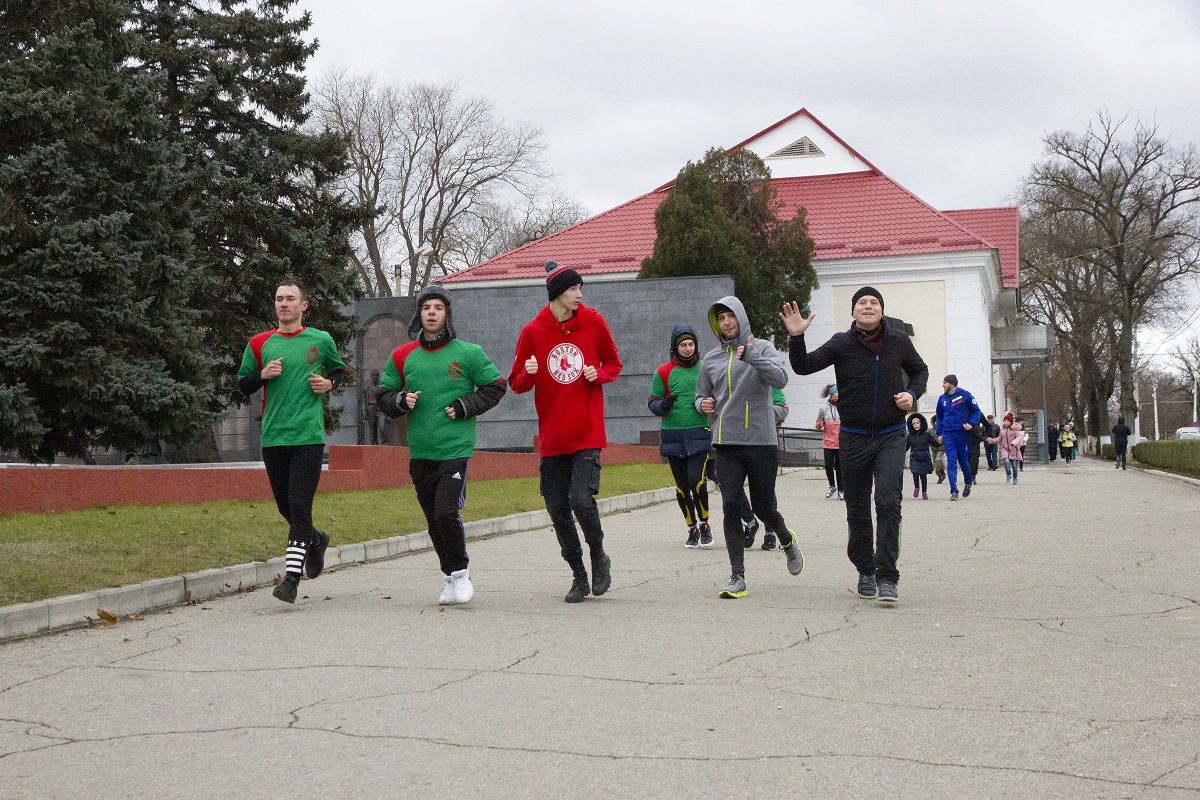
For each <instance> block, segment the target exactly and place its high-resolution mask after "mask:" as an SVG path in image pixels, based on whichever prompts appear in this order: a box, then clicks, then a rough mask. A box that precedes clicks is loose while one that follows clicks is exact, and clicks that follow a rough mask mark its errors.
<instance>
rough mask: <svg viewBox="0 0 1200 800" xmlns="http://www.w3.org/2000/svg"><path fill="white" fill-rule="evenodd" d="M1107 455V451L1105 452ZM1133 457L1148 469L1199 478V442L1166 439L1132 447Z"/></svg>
mask: <svg viewBox="0 0 1200 800" xmlns="http://www.w3.org/2000/svg"><path fill="white" fill-rule="evenodd" d="M1105 455H1106V456H1107V455H1108V449H1107V448H1106V450H1105ZM1133 457H1134V458H1135V459H1136V460H1137V461H1138V463H1140V464H1145V465H1146V466H1148V467H1156V468H1158V469H1164V470H1167V471H1168V472H1177V473H1179V474H1181V475H1188V476H1191V477H1193V478H1200V440H1196V439H1167V440H1161V441H1154V442H1142V443H1141V444H1138V445H1134V447H1133Z"/></svg>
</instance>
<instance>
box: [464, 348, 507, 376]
mask: <svg viewBox="0 0 1200 800" xmlns="http://www.w3.org/2000/svg"><path fill="white" fill-rule="evenodd" d="M472 361H473V362H474V363H473V364H472V370H471V383H473V384H475V385H476V386H487V385H488V384H491V383H495V382H496V381H498V380H500V377H501V376H500V370H498V369H496V365H495V364H493V363H492V360H491V359H490V358H488V357H487V353H485V352H483V348H482V347H480V346H479V345H476V346H475V358H474V359H472Z"/></svg>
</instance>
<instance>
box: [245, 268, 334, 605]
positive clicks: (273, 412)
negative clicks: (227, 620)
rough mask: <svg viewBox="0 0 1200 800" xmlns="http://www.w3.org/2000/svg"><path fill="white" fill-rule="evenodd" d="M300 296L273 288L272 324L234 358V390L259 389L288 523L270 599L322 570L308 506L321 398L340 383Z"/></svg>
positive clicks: (289, 286)
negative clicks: (281, 567) (282, 566)
mask: <svg viewBox="0 0 1200 800" xmlns="http://www.w3.org/2000/svg"><path fill="white" fill-rule="evenodd" d="M307 310H308V295H306V294H305V293H304V290H303V289H302V288H301V287H300V286H299V285H298V284H296V282H295V281H292V280H284V281H281V282H280V284H279V286H278V287H276V289H275V316H276V318H277V319H278V320H279V326H278V327H277V328H274V329H272V330H269V331H263V332H262V333H260V334H258V335H256V336H254V337H252V338H251V339H250V342H249V343H248V344H247V345H246V351H245V353H243V354H242V365H241V368H240V369H239V370H238V388H239V389H240V390H241V391H242V392H243V393H244V394H245V395H247V396H248V395H250V394H253V393H254V392H256V391H258V390H259V389H260V388H261V389H262V390H263V398H262V454H263V463H264V464H265V465H266V468H267V478H268V479H269V480H270V481H271V492H272V493H273V494H274V495H275V505H276V506H277V507H278V508H279V513H280V514H282V515H283V518H284V519H286V520H287V521H288V545H287V557H286V570H285V572H284V576H283V580H282V581H281V582H280V583H279V585H278V586H276V587H275V591H274V595H275V596H276V597H277V598H279V599H280V600H283V601H284V602H285V603H294V602H296V589H297V587H298V586H299V584H300V573H301V571H303V572H304V573H305V574H307V575H308V577H309V578H315V577H317V576H318V575H320V574H321V570H322V569H324V567H325V548H326V547H328V546H329V535H328V534H327V533H324V532H323V531H318V530H315V529H314V528H313V524H312V504H313V497H314V496H315V495H316V493H317V483H318V482H319V481H320V479H321V460H322V456H323V455H324V452H325V409H324V405H323V403H322V400H321V395H323V394H326V393H327V392H330V391H332V390H333V389H336V388H337V387H338V386H340V385H341V384H342V381H343V379H344V378H345V374H346V373H345V367H346V365H345V364H344V363H342V359H341V358H340V357H339V356H338V352H337V346H336V345H335V344H334V342H333V337H332V336H330V335H329V334H328V333H326V332H325V331H321V330H317V329H316V328H306V327H304V312H305V311H307Z"/></svg>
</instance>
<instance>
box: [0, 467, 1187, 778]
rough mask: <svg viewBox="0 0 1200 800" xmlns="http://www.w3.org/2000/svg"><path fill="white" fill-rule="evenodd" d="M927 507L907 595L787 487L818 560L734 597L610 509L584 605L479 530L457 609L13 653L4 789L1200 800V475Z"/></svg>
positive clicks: (421, 600) (1036, 471)
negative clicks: (594, 587)
mask: <svg viewBox="0 0 1200 800" xmlns="http://www.w3.org/2000/svg"><path fill="white" fill-rule="evenodd" d="M931 488H932V492H931V499H930V500H928V501H920V500H913V499H912V498H911V493H909V494H907V495H906V497H905V502H904V526H903V545H902V546H903V549H902V552H901V561H900V569H901V573H902V576H901V580H900V584H899V586H900V602H899V603H897V604H895V605H886V604H882V603H878V602H874V601H866V600H861V599H859V598H858V597H857V596H856V595H855V594H854V582H855V572H854V569H853V567H852V566H851V565H850V563H849V562H848V561H847V559H846V556H845V544H846V526H845V518H844V510H843V505H842V504H841V503H839V502H838V501H836V500H825V499H824V493H825V480H824V474H823V472H817V471H795V472H790V473H788V474H786V475H784V476H783V477H781V478H780V481H779V486H778V494H779V499H780V509H781V511H782V512H783V513H784V515H785V517H786V518H787V520H788V522H789V524H790V525H791V527H792V528H794V529H795V530H796V531H797V532H798V534H799V535H800V537H801V543H802V547H803V549H804V552H805V555H806V557H807V566H806V568H805V570H804V572H803V573H802V574H801V575H799V576H796V577H793V576H791V575H789V574H788V572H787V569H786V567H785V563H784V557H783V555H782V554H781V553H779V552H778V551H776V552H763V551H761V550H755V551H753V552H751V553H749V554H748V555H747V576H746V578H747V582H748V584H749V596H748V597H747V598H745V599H741V600H720V599H718V597H717V591H718V589H719V588H720V587H721V586H722V585H724V583H725V581H726V579H727V577H728V561H727V558H726V554H725V552H724V549H723V547H720V543H721V537H720V534H719V532H718V536H717V542H718V546H717V547H714V548H713V549H711V550H688V549H685V548H684V547H683V541H684V538H685V535H684V534H685V531H684V528H683V525H682V520H681V518H680V514H679V511H678V509H677V508H676V506H675V504H674V503H663V504H660V505H657V506H652V507H649V508H643V509H638V510H634V511H629V512H624V513H618V514H613V515H609V516H606V517H605V518H604V526H605V532H606V536H607V543H608V549H609V551H610V553H611V555H612V560H613V573H614V580H613V587H612V589H611V591H610V592H609V593H608V594H607V595H605V596H604V597H602V598H591V597H589V598H588V599H587V601H586V602H584V603H581V604H577V605H569V604H566V603H564V602H563V600H562V597H563V595H564V594H565V592H566V590H567V588H568V587H569V585H570V575H569V571H568V570H567V568H566V566H565V564H564V563H563V562H562V560H561V558H560V557H559V555H558V547H557V544H556V542H555V540H554V536H553V533H552V532H551V531H550V530H549V529H545V528H543V529H539V530H534V531H527V532H521V533H513V534H508V535H504V536H498V537H495V538H490V539H486V540H482V541H474V542H472V544H471V558H472V565H471V572H472V576H473V578H474V582H475V587H476V595H475V599H474V600H473V601H472V602H471V603H470V604H469V605H466V606H457V607H450V608H439V607H438V606H437V597H438V594H439V593H440V591H441V587H442V583H441V579H440V576H439V573H438V571H437V562H436V559H435V556H434V555H433V553H432V552H429V551H426V552H423V553H416V554H413V555H410V556H407V557H401V558H397V559H394V560H389V561H382V562H373V563H369V564H365V565H361V566H355V567H349V568H343V569H338V570H335V571H331V572H328V573H327V574H325V575H323V576H322V577H320V578H319V579H317V580H315V581H305V582H303V583H302V584H301V599H300V600H299V601H298V602H297V603H296V605H295V606H288V605H285V604H283V603H280V602H279V601H277V600H275V599H274V598H272V596H271V594H270V592H268V591H265V590H260V591H255V592H248V593H244V594H238V595H235V596H231V597H225V598H220V599H215V600H212V601H210V602H206V603H203V604H198V605H192V606H184V607H178V608H174V609H172V610H170V611H166V612H159V613H154V614H147V615H145V618H144V619H143V620H140V621H133V620H129V619H122V620H121V621H120V622H119V623H118V624H117V625H116V626H114V627H111V628H107V629H100V628H92V629H82V630H72V631H67V632H63V633H57V634H50V635H43V636H39V637H33V638H29V639H24V640H18V641H11V642H8V643H5V644H2V645H0V798H80V797H94V798H164V797H179V798H185V797H200V796H206V795H207V796H234V795H236V796H241V797H264V798H265V797H280V798H286V797H314V798H315V797H322V798H342V797H346V798H350V797H355V798H357V797H378V798H396V797H405V798H407V797H433V798H436V797H456V798H475V797H479V798H483V797H486V798H510V797H512V798H525V797H555V798H589V799H594V798H641V797H653V798H675V797H679V798H685V797H686V798H738V797H748V796H753V797H760V798H769V797H785V796H787V797H872V798H879V797H928V798H962V797H973V798H974V797H997V798H1001V797H1003V798H1011V797H1021V798H1038V797H1089V798H1092V797H1111V798H1176V797H1178V798H1185V797H1186V798H1196V797H1197V796H1198V795H1200V678H1198V677H1197V665H1198V664H1200V608H1198V607H1197V606H1198V602H1200V589H1197V585H1198V583H1197V579H1196V564H1197V563H1200V537H1198V536H1197V528H1198V521H1200V513H1198V511H1200V485H1196V484H1189V483H1187V482H1182V481H1176V480H1171V479H1168V478H1164V477H1161V476H1156V475H1151V474H1146V473H1142V472H1140V471H1137V470H1130V471H1128V472H1120V471H1116V470H1113V469H1112V468H1111V466H1110V465H1105V464H1103V463H1101V462H1093V461H1089V460H1084V461H1082V462H1079V463H1077V464H1076V465H1075V466H1072V467H1070V468H1064V467H1063V466H1062V465H1061V462H1059V463H1058V464H1055V465H1051V466H1050V467H1038V466H1031V467H1029V468H1028V469H1026V470H1025V472H1024V473H1023V474H1022V477H1021V481H1020V484H1019V485H1018V486H1016V487H1013V486H1009V485H1006V484H1005V483H1004V478H1003V473H1002V472H991V473H985V474H984V476H983V477H982V479H981V481H980V484H979V488H978V489H977V490H976V491H975V492H974V493H973V494H972V495H971V497H970V498H968V499H965V500H961V501H959V502H955V503H952V502H950V501H949V488H948V485H946V484H942V485H941V486H934V487H931ZM719 518H720V510H719V509H718V510H716V511H715V512H714V522H718V521H719ZM716 527H717V530H718V531H719V523H718V525H717V526H716ZM332 534H333V536H334V542H335V544H336V540H337V530H336V529H335V530H333V531H332Z"/></svg>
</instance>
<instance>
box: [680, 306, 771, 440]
mask: <svg viewBox="0 0 1200 800" xmlns="http://www.w3.org/2000/svg"><path fill="white" fill-rule="evenodd" d="M722 307H724V308H727V309H729V310H730V311H732V312H733V313H734V314H735V315H736V316H737V319H738V338H737V341H734V342H729V341H726V340H725V339H724V337H722V336H721V327H720V326H719V325H718V324H717V313H718V311H720V310H721V308H722ZM708 322H709V324H710V325H711V326H712V330H713V333H714V334H716V336H717V341H719V342H720V345H719V346H717V347H715V348H713V349H712V350H709V351H708V352H707V353H705V354H704V363H703V365H702V367H701V369H700V377H699V378H698V379H697V380H696V410H697V411H699V410H700V403H701V402H702V401H703V400H704V398H706V397H711V398H712V399H713V404H714V407H715V411H714V413H712V414H710V415H709V419H710V421H711V423H712V437H713V439H712V440H713V444H715V445H722V444H742V445H746V444H752V445H770V446H771V447H775V446H777V445H778V443H779V438H778V435H777V434H776V432H775V404H774V402H773V399H772V397H771V389H782V388H783V387H785V386H787V382H788V374H787V370H786V369H785V368H784V365H783V359H782V358H781V357H780V355H779V353H777V352H775V348H773V347H771V343H770V342H768V341H767V340H765V339H755V340H754V341H752V342H751V343H750V344H749V345H747V344H746V340H747V339H748V338H750V335H751V334H750V321H749V320H748V319H747V318H746V309H745V308H744V307H743V306H742V301H741V300H738V299H737V298H736V297H734V296H733V295H730V296H728V297H722V298H721V299H720V300H718V301H717V302H716V303H714V304H713V305H712V307H711V308H709V309H708ZM739 347H744V348H745V349H744V350H743V351H742V357H741V358H738V357H737V350H738V348H739Z"/></svg>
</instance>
